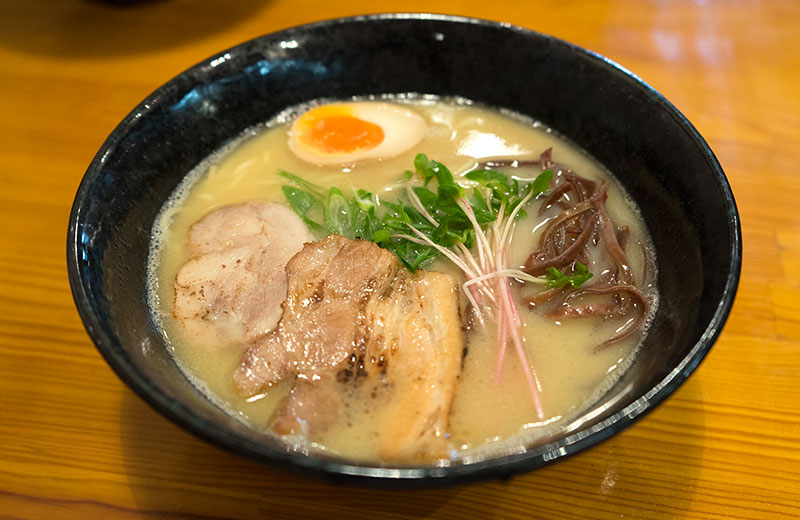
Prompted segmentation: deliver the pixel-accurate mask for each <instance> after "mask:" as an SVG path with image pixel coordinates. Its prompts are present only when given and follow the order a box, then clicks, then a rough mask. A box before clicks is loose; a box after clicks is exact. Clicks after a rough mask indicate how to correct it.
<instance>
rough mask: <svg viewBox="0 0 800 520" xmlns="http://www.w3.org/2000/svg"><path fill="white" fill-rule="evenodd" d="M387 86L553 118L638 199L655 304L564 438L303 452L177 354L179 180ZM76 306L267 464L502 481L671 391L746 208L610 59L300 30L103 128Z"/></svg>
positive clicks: (378, 22) (549, 41)
mask: <svg viewBox="0 0 800 520" xmlns="http://www.w3.org/2000/svg"><path fill="white" fill-rule="evenodd" d="M387 93H419V94H426V95H435V96H442V97H459V98H465V99H469V100H472V101H475V102H477V103H480V104H482V105H487V106H490V107H500V108H504V109H508V110H510V111H513V112H516V113H519V114H522V115H524V116H527V117H530V118H533V119H535V120H537V121H541V122H542V123H543V124H544V125H546V126H548V127H550V128H553V129H554V130H556V131H557V132H558V133H559V134H561V135H564V136H566V137H568V138H569V139H570V140H571V141H572V142H573V143H575V144H576V145H577V146H578V147H580V148H582V149H583V150H585V151H586V152H588V153H589V154H590V155H591V156H592V157H594V158H595V159H596V160H597V161H598V162H599V163H600V164H602V165H603V166H605V168H607V169H608V170H609V171H611V172H613V173H614V175H615V176H616V178H617V179H618V180H619V182H620V183H621V184H622V185H623V186H624V188H625V189H626V190H627V192H628V194H629V195H630V197H631V198H632V200H633V201H634V202H635V203H636V204H637V205H638V206H639V208H640V210H641V214H642V217H643V219H644V222H645V224H646V226H647V227H648V229H649V231H650V235H651V238H652V241H653V246H654V249H655V254H656V257H657V259H658V280H657V286H658V292H659V293H660V303H659V306H658V310H657V312H656V314H655V316H654V317H653V320H652V323H651V326H650V329H649V331H648V333H647V337H646V338H645V340H644V344H643V345H642V347H641V349H640V352H639V355H638V356H637V357H636V358H635V361H634V363H633V365H632V366H631V367H630V369H629V370H627V371H626V372H625V373H624V374H623V375H622V377H621V378H620V379H619V380H618V381H617V382H616V384H615V385H614V386H613V387H612V388H611V389H610V390H609V391H608V392H607V393H606V394H605V395H604V396H603V397H602V398H601V399H600V400H599V401H598V402H597V403H595V406H593V407H591V409H590V410H588V411H586V412H585V413H584V414H583V415H581V416H579V417H577V418H576V419H575V420H574V421H573V422H572V423H571V424H570V425H569V427H568V428H565V429H563V430H561V431H560V433H557V434H554V435H551V436H548V437H546V438H540V439H538V440H536V441H532V442H530V443H529V444H528V445H526V446H519V447H518V449H515V450H513V451H511V452H506V453H504V454H502V455H500V456H496V457H492V458H483V459H479V460H474V461H472V460H470V461H457V462H454V463H447V462H441V463H435V464H419V465H408V464H406V465H396V466H395V465H390V464H386V463H384V464H377V463H370V462H354V461H352V460H345V459H342V458H339V457H336V456H333V455H324V454H314V455H308V454H303V453H300V452H297V451H293V450H292V449H291V448H290V447H289V446H287V445H286V444H284V443H282V442H281V441H279V440H278V439H277V438H275V437H272V436H268V435H265V434H263V433H260V432H258V431H257V430H255V429H253V428H250V427H249V426H247V425H245V424H243V423H242V422H240V421H238V420H236V419H235V418H233V417H232V416H231V415H229V414H227V413H225V412H224V411H222V410H221V409H220V408H218V407H217V406H215V405H214V404H212V403H211V402H210V401H209V400H208V399H207V398H206V397H205V396H204V395H203V394H202V393H200V392H199V391H198V390H197V389H196V388H195V387H194V386H192V384H191V383H190V382H189V381H188V380H187V379H186V377H184V375H183V373H182V372H181V371H180V369H179V368H178V366H177V365H176V363H175V362H174V360H173V359H172V357H171V356H170V355H169V353H168V352H167V349H166V347H165V342H164V338H163V336H162V334H161V332H160V331H159V330H158V329H157V328H156V327H155V325H154V322H153V319H152V317H151V314H150V312H149V309H148V306H147V301H148V300H147V299H148V293H147V280H146V278H147V256H148V247H149V243H150V236H151V229H152V227H153V223H154V222H155V219H156V217H157V215H158V213H159V211H160V210H161V208H162V206H163V204H164V203H165V201H166V200H167V199H168V198H169V197H170V195H171V193H172V192H173V190H174V189H175V188H176V186H178V184H179V183H180V182H181V180H182V179H183V177H184V176H185V175H186V174H187V173H188V172H190V171H191V170H193V169H194V168H195V166H197V165H198V164H199V163H201V162H202V161H203V160H204V159H205V158H206V157H208V156H209V155H211V154H212V153H214V152H215V151H217V150H219V149H220V148H222V147H224V146H225V145H226V144H228V143H230V142H231V141H232V140H234V139H236V138H237V137H239V136H240V135H242V132H244V131H245V130H247V129H249V128H252V127H253V126H255V125H258V124H260V123H263V122H265V121H269V120H271V119H273V118H274V117H275V116H276V115H277V114H279V113H281V112H282V111H284V110H285V109H286V108H287V107H292V106H297V105H301V104H302V103H305V102H308V101H311V100H316V99H321V98H326V99H349V98H352V97H354V96H356V97H365V96H371V95H382V94H387ZM68 261H69V276H70V283H71V285H72V290H73V294H74V297H75V301H76V304H77V306H78V310H79V312H80V314H81V317H82V319H83V321H84V324H85V325H86V328H87V330H88V332H89V334H90V336H91V337H92V339H93V340H94V342H95V344H96V345H97V348H98V349H99V350H100V352H101V353H102V355H103V356H104V357H105V358H106V360H107V361H108V363H109V364H110V365H111V366H112V367H113V368H114V370H115V371H116V372H117V374H118V375H119V376H120V377H121V378H122V379H123V380H124V381H125V382H126V383H127V384H128V385H129V386H131V388H132V389H133V390H134V391H136V392H137V393H138V394H139V395H140V396H142V397H143V398H144V399H145V400H146V401H147V402H149V403H150V404H151V405H153V406H154V407H155V408H156V409H157V410H159V411H160V412H161V413H163V414H164V415H166V416H167V417H169V418H170V419H172V420H174V421H175V422H176V423H178V424H180V425H181V426H183V427H185V428H187V429H188V430H190V431H192V432H194V433H196V434H198V435H200V436H201V437H203V438H205V439H207V440H209V441H210V442H213V443H215V444H218V445H221V446H223V447H226V448H229V449H231V450H233V451H235V452H238V453H240V454H242V455H244V456H247V457H250V458H252V459H255V460H260V461H264V462H269V463H272V464H275V465H278V466H281V467H286V468H290V469H299V470H305V471H309V472H312V473H316V474H322V475H327V476H331V477H334V478H337V479H349V480H357V481H360V482H364V483H382V484H393V485H398V484H411V485H432V484H444V483H454V482H459V481H464V480H470V479H478V478H488V477H503V476H507V475H510V474H513V473H517V472H520V471H525V470H528V469H531V468H535V467H537V466H541V465H543V464H545V463H548V462H551V461H554V460H558V459H559V458H562V457H564V456H566V455H569V454H573V453H576V452H577V451H580V450H582V449H584V448H586V447H589V446H591V445H593V444H596V443H597V442H599V441H601V440H603V439H605V438H607V437H608V436H610V435H612V434H614V433H616V432H618V431H620V430H622V429H623V428H625V427H626V426H628V425H629V424H631V423H632V422H633V421H635V420H636V419H638V418H639V417H641V416H642V415H643V413H645V412H646V411H648V410H649V409H651V408H652V407H653V406H655V405H657V404H659V403H660V402H662V401H663V400H664V399H665V398H666V397H667V396H669V395H670V394H671V393H672V392H673V391H674V390H675V389H676V388H677V387H678V386H679V385H680V384H681V383H682V382H683V381H684V380H685V379H686V378H687V377H688V376H689V374H691V372H692V371H693V370H694V369H695V368H696V367H697V365H698V363H699V362H700V361H701V360H702V359H703V357H704V356H705V355H706V353H707V352H708V350H709V349H710V347H711V345H712V344H713V342H714V340H715V339H716V337H717V336H718V334H719V332H720V329H721V327H722V325H723V323H724V321H725V319H726V317H727V315H728V312H729V310H730V307H731V304H732V302H733V298H734V294H735V290H736V285H737V283H738V276H739V269H740V263H741V245H740V231H739V221H738V214H737V211H736V206H735V203H734V200H733V196H732V194H731V191H730V188H729V186H728V184H727V181H726V179H725V176H724V174H723V172H722V170H721V168H720V166H719V163H718V162H717V160H716V159H715V157H714V155H713V153H712V152H711V150H710V149H709V148H708V146H707V145H706V143H705V142H704V140H703V139H702V137H701V136H700V135H699V134H698V133H697V131H696V130H695V129H694V128H693V127H692V126H691V124H690V123H689V122H688V121H687V120H686V119H685V118H684V117H683V116H682V115H681V114H680V113H679V112H678V111H677V110H676V109H675V108H674V107H673V106H672V105H671V104H669V102H667V101H666V100H665V99H664V98H663V97H661V96H660V95H659V94H658V93H656V92H655V91H653V90H652V89H651V88H650V87H648V86H647V85H646V84H644V83H642V82H641V81H640V80H639V79H638V78H636V77H635V76H633V75H631V74H630V73H629V72H627V71H625V70H624V69H622V68H620V67H619V66H617V65H615V64H613V63H612V62H610V61H608V60H606V59H604V58H602V57H600V56H597V55H595V54H592V53H590V52H587V51H585V50H583V49H580V48H578V47H575V46H572V45H570V44H567V43H565V42H562V41H559V40H556V39H554V38H551V37H549V36H545V35H542V34H538V33H534V32H530V31H526V30H523V29H520V28H516V27H512V26H509V25H507V24H499V23H494V22H487V21H481V20H473V19H464V18H454V17H447V16H438V15H411V14H402V15H375V16H367V17H357V18H349V19H342V20H332V21H326V22H321V23H317V24H312V25H307V26H301V27H297V28H293V29H288V30H285V31H282V32H279V33H275V34H271V35H267V36H264V37H261V38H257V39H255V40H252V41H250V42H246V43H244V44H242V45H239V46H237V47H234V48H232V49H229V50H227V51H225V52H222V53H220V54H218V55H217V56H214V57H211V58H209V59H207V60H205V61H204V62H202V63H200V64H198V65H196V66H195V67H192V68H191V69H189V70H187V71H186V72H183V73H182V74H180V75H179V76H177V77H176V78H174V79H173V80H171V81H170V82H168V83H167V84H165V85H164V86H162V87H161V88H159V89H158V90H156V91H155V92H154V93H153V94H152V95H150V96H148V97H147V98H146V99H145V100H144V101H143V102H142V103H141V104H140V105H139V106H138V107H136V109H134V111H133V112H131V114H129V115H128V116H127V117H126V118H125V119H124V120H123V121H122V123H120V125H119V126H118V127H117V128H116V129H115V130H114V132H113V133H112V134H111V135H110V136H109V138H108V139H107V140H106V142H105V143H104V144H103V146H102V148H101V149H100V151H99V152H98V154H97V156H96V158H95V160H94V161H93V162H92V164H91V165H90V166H89V169H88V171H87V173H86V175H85V177H84V179H83V182H82V184H81V186H80V188H79V190H78V194H77V196H76V199H75V203H74V206H73V211H72V215H71V218H70V227H69V237H68Z"/></svg>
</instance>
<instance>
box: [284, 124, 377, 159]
mask: <svg viewBox="0 0 800 520" xmlns="http://www.w3.org/2000/svg"><path fill="white" fill-rule="evenodd" d="M300 139H301V140H302V141H303V142H304V143H305V144H306V145H308V146H311V147H312V148H315V149H316V150H318V151H320V152H324V153H331V154H332V153H352V152H356V151H358V150H365V149H370V148H374V147H376V146H378V145H379V144H380V143H381V141H383V129H382V128H381V127H380V126H378V125H376V124H375V123H370V122H369V121H364V120H363V119H359V118H357V117H353V116H350V115H329V116H326V117H323V118H320V119H316V120H314V121H313V122H311V124H310V125H309V128H307V129H306V130H305V131H303V133H302V134H301V136H300Z"/></svg>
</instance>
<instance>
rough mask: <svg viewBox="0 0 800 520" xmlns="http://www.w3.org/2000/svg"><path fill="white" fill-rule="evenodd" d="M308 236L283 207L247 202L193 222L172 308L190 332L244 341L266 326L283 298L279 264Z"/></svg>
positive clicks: (282, 273)
mask: <svg viewBox="0 0 800 520" xmlns="http://www.w3.org/2000/svg"><path fill="white" fill-rule="evenodd" d="M312 240H313V238H312V236H311V234H310V232H309V231H308V228H307V227H306V225H305V224H304V223H303V221H302V220H301V219H300V218H299V217H298V216H297V215H296V214H295V213H294V212H293V211H292V210H290V209H289V208H286V207H285V206H281V205H279V204H270V203H265V202H245V203H241V204H234V205H231V206H225V207H223V208H220V209H217V210H215V211H213V212H211V213H209V214H208V215H206V216H205V217H203V218H202V219H200V220H199V221H197V222H196V223H195V224H193V225H192V227H191V228H190V230H189V240H188V244H187V247H188V249H189V253H190V254H191V255H192V258H191V259H190V260H189V261H187V262H186V263H185V264H184V265H183V266H182V267H181V269H180V270H179V271H178V274H177V276H176V277H175V283H174V288H175V302H174V306H173V315H174V316H175V318H176V319H178V320H179V321H181V322H182V323H183V325H184V327H185V328H186V329H187V331H188V332H189V333H190V334H192V333H193V334H194V335H195V336H197V337H204V338H205V339H208V338H209V337H211V338H214V341H217V342H223V343H246V342H248V341H250V340H251V339H253V338H256V337H259V336H261V335H263V334H264V333H266V332H267V331H269V330H272V329H273V328H274V327H275V325H276V324H277V322H278V319H279V318H280V316H281V303H282V302H283V300H284V299H285V298H286V274H285V271H284V267H285V266H286V263H287V262H288V261H289V259H290V258H291V257H292V256H294V255H295V253H297V252H298V251H300V249H302V247H303V244H304V243H306V242H310V241H312Z"/></svg>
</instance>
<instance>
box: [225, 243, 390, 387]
mask: <svg viewBox="0 0 800 520" xmlns="http://www.w3.org/2000/svg"><path fill="white" fill-rule="evenodd" d="M398 268H399V264H398V262H397V259H396V258H395V256H394V255H393V254H392V253H390V252H388V251H386V250H385V249H381V248H380V247H378V246H377V245H376V244H374V243H373V242H365V241H363V240H350V239H347V238H345V237H343V236H340V235H329V236H328V237H326V238H325V239H323V240H321V241H319V242H315V243H310V244H306V246H305V247H304V248H303V250H302V251H300V252H299V253H297V254H296V255H295V256H294V257H293V258H292V259H291V261H289V263H288V264H287V265H286V279H287V283H288V291H287V295H286V301H285V302H284V305H283V314H282V316H281V318H280V322H279V323H278V326H277V327H276V328H275V330H273V331H272V332H270V333H269V334H266V335H264V336H263V337H261V338H259V339H256V340H255V341H253V343H252V345H251V346H250V348H249V349H248V350H247V352H246V353H245V355H244V358H243V359H242V364H241V366H240V367H239V369H238V370H237V371H236V372H235V374H234V385H235V387H236V389H237V391H238V392H239V393H240V394H242V395H246V396H250V395H254V394H256V393H258V392H259V391H261V390H262V389H264V388H267V387H269V386H271V385H272V384H273V383H275V382H277V381H279V380H280V379H283V378H284V377H286V376H287V375H289V374H291V375H293V376H294V375H300V376H303V377H305V378H307V379H309V380H313V379H314V378H315V377H318V376H319V373H320V372H324V371H325V370H328V369H331V368H333V367H335V366H336V365H338V364H340V363H341V362H342V361H344V360H345V358H347V357H348V356H349V355H350V354H351V353H352V352H353V351H354V349H355V348H357V347H358V346H361V348H363V345H361V344H363V342H364V338H365V337H366V333H367V330H366V329H367V323H366V314H365V309H366V304H367V302H368V301H369V300H370V298H371V297H372V296H373V294H375V293H380V292H381V291H384V290H386V288H388V287H389V286H390V284H391V282H392V280H393V279H394V276H395V274H396V273H397V270H398Z"/></svg>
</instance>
